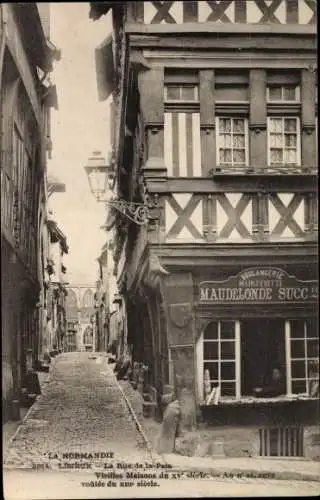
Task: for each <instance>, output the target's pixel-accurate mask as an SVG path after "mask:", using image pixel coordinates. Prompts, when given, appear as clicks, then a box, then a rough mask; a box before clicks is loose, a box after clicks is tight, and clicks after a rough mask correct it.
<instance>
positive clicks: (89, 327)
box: [64, 283, 97, 351]
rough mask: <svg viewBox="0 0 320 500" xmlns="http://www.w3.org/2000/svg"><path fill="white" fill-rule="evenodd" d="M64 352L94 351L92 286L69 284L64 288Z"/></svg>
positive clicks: (95, 338)
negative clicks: (65, 326) (65, 324)
mask: <svg viewBox="0 0 320 500" xmlns="http://www.w3.org/2000/svg"><path fill="white" fill-rule="evenodd" d="M66 291H67V296H66V301H65V310H66V322H67V328H66V336H65V341H64V350H65V351H96V350H97V336H96V321H95V315H96V311H95V302H94V294H95V291H96V286H95V285H94V284H77V283H69V284H68V285H67V286H66Z"/></svg>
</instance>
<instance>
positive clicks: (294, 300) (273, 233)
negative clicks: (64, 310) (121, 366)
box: [91, 0, 319, 457]
mask: <svg viewBox="0 0 320 500" xmlns="http://www.w3.org/2000/svg"><path fill="white" fill-rule="evenodd" d="M316 7H317V5H316V2H315V1H311V0H310V1H309V0H293V1H291V0H289V1H286V0H273V1H269V2H265V1H260V0H250V1H246V0H244V1H234V0H230V1H227V2H225V1H224V2H219V3H218V2H209V1H208V2H207V1H200V2H190V1H188V2H174V1H173V2H130V3H129V2H122V3H121V4H120V3H119V4H116V5H115V4H113V3H112V2H105V3H104V4H103V5H98V4H95V3H92V4H91V17H92V18H93V19H96V18H99V17H100V16H101V15H104V14H106V13H107V12H108V11H109V10H110V9H111V10H112V19H113V34H112V36H111V37H108V38H106V40H105V41H104V43H102V44H101V46H100V47H99V48H98V49H97V50H96V62H97V78H98V89H99V97H100V99H101V100H104V99H106V98H108V97H109V96H110V95H111V94H112V110H111V111H112V119H111V122H112V124H111V129H112V130H111V133H112V144H113V153H112V155H113V165H114V173H115V182H114V193H115V196H117V197H118V198H121V199H124V200H126V201H127V202H129V203H130V202H136V203H141V204H143V205H144V209H145V210H146V211H147V213H148V215H149V222H148V224H147V225H144V226H138V225H137V224H135V223H134V222H132V221H130V219H128V218H127V217H123V216H122V215H121V214H116V216H115V225H114V227H115V228H116V237H115V270H116V274H117V282H118V287H119V291H120V294H121V295H122V297H123V300H124V302H125V306H126V314H127V327H128V337H127V341H128V344H129V345H131V346H132V353H133V359H134V360H136V361H141V362H142V361H143V362H144V363H146V364H147V365H148V367H149V370H148V383H149V384H150V385H152V386H154V387H155V388H156V389H157V391H158V395H159V398H160V395H161V394H162V393H163V392H164V391H165V390H167V389H168V386H172V387H173V388H174V392H175V396H176V397H177V398H178V399H179V401H180V407H181V418H182V420H183V422H182V423H183V426H184V427H186V428H189V429H192V428H194V427H195V426H196V425H197V423H198V422H199V421H203V420H205V421H206V422H207V424H208V426H209V427H210V426H211V427H212V426H213V424H214V427H215V431H213V427H212V429H211V430H212V433H213V432H215V439H216V438H217V434H218V437H219V433H220V437H221V441H223V440H225V445H224V452H225V453H226V454H228V451H227V448H228V446H227V439H226V436H227V435H229V436H230V440H231V441H232V440H233V439H234V443H233V446H231V447H232V448H233V454H234V455H233V456H240V455H241V454H243V453H244V451H243V448H244V445H243V441H245V442H246V446H245V448H246V450H245V453H248V454H251V455H252V454H253V455H260V456H301V455H305V456H310V457H315V456H319V447H317V445H316V442H317V439H318V437H317V432H318V431H317V429H316V427H315V424H316V422H317V418H318V416H317V411H318V400H317V397H315V396H314V393H313V391H312V390H311V389H310V387H311V386H313V387H316V385H317V384H319V379H318V374H317V373H318V371H317V368H314V367H315V365H316V363H317V358H318V353H319V330H318V326H317V324H318V322H317V300H318V281H317V275H318V273H317V228H318V221H317V177H316V175H317V126H316V123H317V116H316V114H317V102H316V88H317V71H316ZM275 366H279V367H280V370H281V376H282V380H283V383H284V388H283V390H282V394H281V395H277V397H274V398H273V397H271V396H269V397H260V398H259V397H258V396H257V395H256V393H255V392H254V389H255V388H256V387H260V386H261V385H263V384H265V380H266V378H267V377H268V376H269V374H270V373H271V372H272V370H273V368H274V367H275ZM217 427H218V429H217ZM226 427H227V431H226V429H225V428H226ZM233 431H235V432H233ZM232 432H233V434H232ZM232 435H233V436H234V437H232ZM239 436H242V438H243V439H242V441H241V442H240V441H239V439H238V438H239ZM208 442H210V439H209V438H208Z"/></svg>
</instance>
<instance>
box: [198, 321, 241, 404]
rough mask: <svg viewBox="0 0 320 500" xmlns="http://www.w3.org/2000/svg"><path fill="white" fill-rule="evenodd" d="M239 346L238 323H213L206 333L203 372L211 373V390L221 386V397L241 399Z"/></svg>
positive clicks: (204, 335)
mask: <svg viewBox="0 0 320 500" xmlns="http://www.w3.org/2000/svg"><path fill="white" fill-rule="evenodd" d="M239 346H240V330H239V324H238V322H235V321H219V322H212V323H210V324H209V325H208V326H207V328H206V329H205V331H204V334H203V372H205V371H206V370H208V372H209V378H210V384H211V389H213V388H214V387H217V386H220V389H221V397H224V396H229V397H240V379H239V374H238V370H239V363H240V356H239V348H240V347H239Z"/></svg>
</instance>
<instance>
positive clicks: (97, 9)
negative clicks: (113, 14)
mask: <svg viewBox="0 0 320 500" xmlns="http://www.w3.org/2000/svg"><path fill="white" fill-rule="evenodd" d="M124 3H125V2H117V1H113V2H90V11H89V18H90V19H92V20H93V21H97V20H98V19H100V17H101V16H103V15H104V14H107V13H108V12H109V10H110V9H112V8H113V7H116V6H118V7H120V6H122V5H123V4H124Z"/></svg>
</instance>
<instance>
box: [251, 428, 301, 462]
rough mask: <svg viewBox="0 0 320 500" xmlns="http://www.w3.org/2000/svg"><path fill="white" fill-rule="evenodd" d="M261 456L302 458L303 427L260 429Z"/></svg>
mask: <svg viewBox="0 0 320 500" xmlns="http://www.w3.org/2000/svg"><path fill="white" fill-rule="evenodd" d="M259 435H260V456H262V457H302V456H303V427H302V426H297V427H273V428H270V427H269V428H264V429H259Z"/></svg>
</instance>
